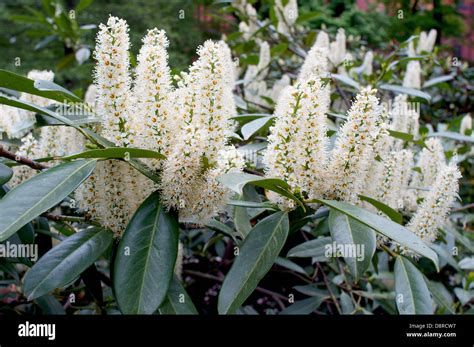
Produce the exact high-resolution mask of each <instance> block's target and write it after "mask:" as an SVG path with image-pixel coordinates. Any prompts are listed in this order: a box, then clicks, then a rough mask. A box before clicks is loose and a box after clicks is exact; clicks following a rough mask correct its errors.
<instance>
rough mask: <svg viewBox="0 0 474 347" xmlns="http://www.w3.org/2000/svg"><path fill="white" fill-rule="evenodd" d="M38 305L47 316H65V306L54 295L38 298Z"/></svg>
mask: <svg viewBox="0 0 474 347" xmlns="http://www.w3.org/2000/svg"><path fill="white" fill-rule="evenodd" d="M35 301H36V304H37V305H38V306H39V308H40V309H41V313H42V314H45V315H65V314H66V310H65V309H64V307H63V305H61V303H60V302H59V301H58V300H57V299H56V298H55V297H54V296H52V295H43V296H40V297H39V298H37V299H36V300H35Z"/></svg>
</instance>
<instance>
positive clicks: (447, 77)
mask: <svg viewBox="0 0 474 347" xmlns="http://www.w3.org/2000/svg"><path fill="white" fill-rule="evenodd" d="M453 78H454V75H444V76H438V77H435V78H432V79H430V80H428V81H426V82H425V83H423V86H422V88H429V87H432V86H434V85H436V84H439V83H443V82H447V81H451V80H452V79H453Z"/></svg>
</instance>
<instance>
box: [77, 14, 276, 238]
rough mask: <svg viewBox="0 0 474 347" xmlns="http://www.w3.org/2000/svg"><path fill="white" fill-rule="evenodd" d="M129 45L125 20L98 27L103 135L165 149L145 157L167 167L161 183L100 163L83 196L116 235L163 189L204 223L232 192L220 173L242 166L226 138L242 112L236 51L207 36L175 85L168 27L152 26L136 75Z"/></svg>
mask: <svg viewBox="0 0 474 347" xmlns="http://www.w3.org/2000/svg"><path fill="white" fill-rule="evenodd" d="M129 46H130V43H129V37H128V25H127V23H126V22H125V21H124V20H122V19H118V18H115V17H110V18H109V20H108V22H107V25H101V26H100V31H99V33H98V36H97V47H96V50H95V57H96V59H97V67H96V72H95V86H96V88H97V94H96V95H97V104H98V111H99V115H100V116H101V119H102V125H101V133H102V135H103V136H105V137H106V138H108V139H109V140H110V141H112V142H114V143H115V144H116V145H119V146H126V147H132V146H137V147H142V148H146V149H150V150H154V151H158V152H161V153H163V154H165V155H166V157H167V159H166V160H165V161H162V162H160V161H157V160H152V159H150V160H147V164H149V165H150V166H151V167H152V168H153V169H154V170H156V172H157V173H159V172H161V175H162V177H161V178H162V180H161V184H160V185H159V186H157V185H156V184H154V183H153V182H151V181H150V180H149V179H147V178H145V177H144V176H143V175H140V174H139V173H138V172H136V171H134V169H132V168H131V166H130V165H128V163H126V162H123V161H113V160H112V161H105V162H100V163H98V166H97V169H96V171H95V172H94V173H93V175H92V176H91V177H90V178H89V179H88V180H87V181H86V182H85V183H84V185H83V187H82V189H80V190H79V192H78V194H77V197H78V199H79V201H80V202H81V206H82V207H83V208H85V209H86V210H87V213H88V214H89V215H90V216H91V217H92V218H94V219H97V220H99V221H100V222H101V223H102V224H103V225H104V226H106V227H107V228H110V229H111V230H113V231H114V232H115V233H116V234H117V235H120V233H121V232H122V231H123V229H124V228H125V226H126V224H127V223H128V221H129V219H130V218H131V216H132V214H133V212H134V211H135V210H136V208H137V207H138V206H139V204H140V203H141V202H142V201H143V199H144V198H145V197H146V196H147V195H148V194H149V193H150V192H151V191H152V190H154V189H159V190H160V191H161V198H162V200H163V202H164V204H165V205H166V206H167V207H168V208H173V209H175V210H177V211H178V212H179V216H180V220H181V221H184V222H196V223H203V224H204V223H206V222H207V220H208V219H209V218H210V217H212V216H213V215H215V214H216V213H217V212H218V211H219V210H220V209H221V208H222V206H223V205H224V204H225V200H226V199H227V197H228V194H229V191H228V190H227V189H226V188H224V187H223V186H221V185H220V183H219V182H217V180H216V177H217V176H218V175H220V174H223V173H227V172H231V171H233V170H237V171H239V170H240V169H241V168H242V166H243V161H242V158H241V157H240V155H239V154H238V153H237V151H236V149H235V148H234V147H232V146H228V143H227V141H228V137H229V136H230V134H231V133H232V131H233V123H232V120H231V118H232V117H233V116H234V115H235V114H236V110H235V105H234V101H233V95H232V89H233V86H234V83H235V81H234V75H235V66H234V63H233V61H232V57H231V53H230V50H229V48H228V47H227V45H226V44H225V43H224V42H222V41H220V42H212V41H207V42H205V43H204V45H203V46H202V47H200V48H199V49H198V55H199V59H198V60H197V61H196V62H194V63H193V65H192V66H191V67H190V69H189V72H187V73H182V74H181V76H179V77H178V78H177V79H178V83H177V88H175V87H174V86H173V83H172V79H171V75H170V69H169V66H168V53H167V47H168V40H167V38H166V35H165V33H164V32H163V31H160V30H158V29H152V30H149V31H148V33H147V35H146V36H145V38H144V39H143V45H142V47H141V49H140V53H139V55H138V59H137V60H138V64H137V68H136V71H135V78H133V79H132V75H131V72H130V68H129V52H128V50H129ZM268 58H269V52H268ZM262 64H265V62H264V61H263V60H262ZM267 65H268V64H267ZM261 68H262V69H264V68H265V66H261ZM132 84H133V86H132ZM135 105H136V106H135Z"/></svg>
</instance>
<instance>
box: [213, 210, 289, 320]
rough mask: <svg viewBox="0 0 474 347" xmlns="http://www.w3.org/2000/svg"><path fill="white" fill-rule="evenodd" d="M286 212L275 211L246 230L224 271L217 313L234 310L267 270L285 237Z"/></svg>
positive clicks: (286, 233) (287, 223)
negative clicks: (242, 239)
mask: <svg viewBox="0 0 474 347" xmlns="http://www.w3.org/2000/svg"><path fill="white" fill-rule="evenodd" d="M288 231H289V221H288V215H287V214H286V213H283V212H276V213H274V214H272V215H270V216H268V217H266V218H265V219H263V220H261V221H260V222H259V223H258V224H257V225H256V226H255V227H254V228H253V229H252V230H251V231H250V233H249V235H248V236H247V238H246V239H245V242H244V243H243V244H242V247H241V248H240V250H239V255H238V256H237V258H236V259H235V261H234V264H233V265H232V267H231V269H230V271H229V273H228V274H227V276H226V278H225V280H224V283H223V284H222V288H221V291H220V294H219V298H218V311H219V313H220V314H233V313H235V312H236V310H237V309H238V308H239V307H240V306H241V305H242V304H243V303H244V301H245V300H246V299H247V298H248V297H249V296H250V294H252V292H253V291H254V290H255V288H256V287H257V285H258V283H259V282H260V280H261V279H262V278H263V277H264V276H265V274H266V273H267V272H268V271H269V270H270V268H271V267H272V265H273V264H274V262H275V260H276V258H277V257H278V254H279V253H280V251H281V249H282V248H283V245H284V244H285V241H286V238H287V237H288Z"/></svg>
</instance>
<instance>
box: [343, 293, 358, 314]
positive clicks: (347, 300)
mask: <svg viewBox="0 0 474 347" xmlns="http://www.w3.org/2000/svg"><path fill="white" fill-rule="evenodd" d="M340 301H341V308H342V314H351V313H352V312H353V311H354V309H355V308H354V304H353V302H352V299H351V297H350V296H349V294H347V293H345V292H342V293H341V296H340Z"/></svg>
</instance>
